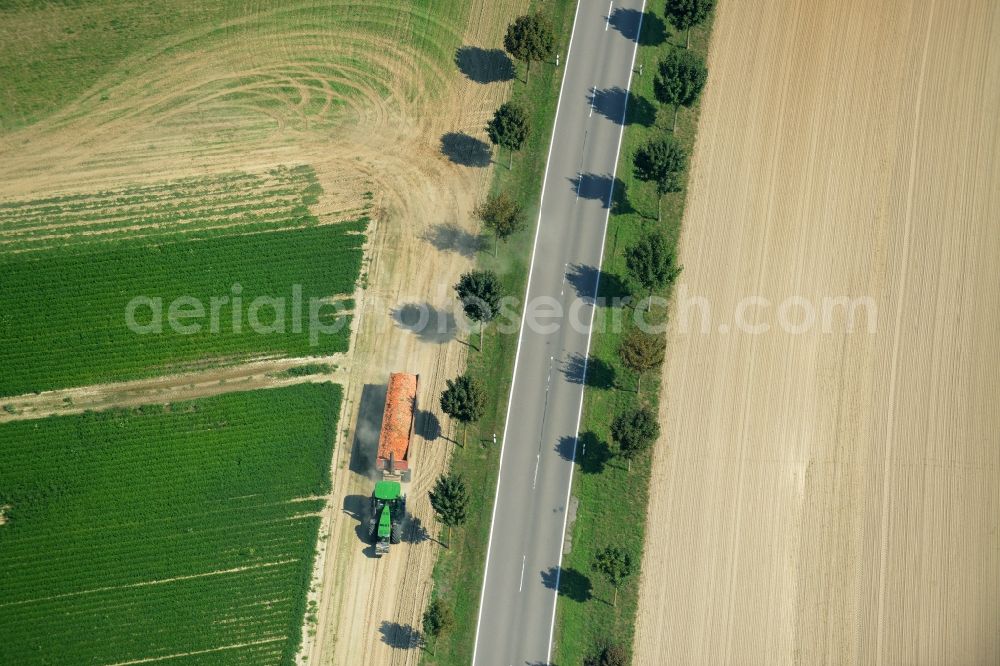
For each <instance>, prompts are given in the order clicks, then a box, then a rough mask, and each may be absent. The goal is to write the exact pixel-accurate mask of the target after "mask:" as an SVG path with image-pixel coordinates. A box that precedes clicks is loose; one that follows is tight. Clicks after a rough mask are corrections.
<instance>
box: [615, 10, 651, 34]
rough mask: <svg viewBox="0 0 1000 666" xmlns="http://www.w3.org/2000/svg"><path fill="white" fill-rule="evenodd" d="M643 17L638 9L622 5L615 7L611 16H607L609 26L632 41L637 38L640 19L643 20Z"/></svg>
mask: <svg viewBox="0 0 1000 666" xmlns="http://www.w3.org/2000/svg"><path fill="white" fill-rule="evenodd" d="M650 13H652V12H650ZM645 18H646V17H643V15H642V12H640V11H639V10H637V9H625V8H623V7H615V9H614V11H612V12H611V16H609V17H607V19H608V25H609V26H611V27H612V28H614V29H615V30H617V31H618V32H620V33H622V37H624V38H625V39H631V40H633V41H634V40H637V39H639V25H640V20H642V21H645Z"/></svg>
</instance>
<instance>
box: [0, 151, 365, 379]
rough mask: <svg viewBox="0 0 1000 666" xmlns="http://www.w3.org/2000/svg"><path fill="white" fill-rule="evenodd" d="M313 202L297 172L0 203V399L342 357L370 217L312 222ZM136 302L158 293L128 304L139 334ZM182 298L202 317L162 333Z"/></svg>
mask: <svg viewBox="0 0 1000 666" xmlns="http://www.w3.org/2000/svg"><path fill="white" fill-rule="evenodd" d="M319 192H320V189H319V185H318V184H317V183H316V179H315V176H314V174H313V173H312V170H311V169H308V168H305V167H298V168H295V169H275V170H272V171H271V172H269V173H267V174H264V175H257V176H254V175H250V174H239V173H237V174H226V175H224V176H220V177H215V178H202V179H190V180H181V181H173V182H169V183H165V184H161V185H153V186H143V187H135V188H130V189H123V190H121V191H113V192H100V193H95V194H94V195H91V196H75V197H54V198H49V199H42V200H35V201H27V202H8V203H6V204H3V205H0V239H2V240H0V243H2V242H4V241H7V240H9V241H10V243H12V244H15V243H17V244H18V247H17V249H18V250H19V251H11V252H7V253H5V254H3V255H0V276H2V278H3V290H2V291H0V395H17V394H22V393H27V392H31V391H42V390H45V389H51V388H58V387H63V386H73V385H79V384H88V383H94V382H101V381H111V380H124V379H130V378H135V377H142V376H149V375H155V374H158V373H162V372H165V371H177V370H183V369H186V368H191V367H204V366H205V365H210V364H221V363H231V362H235V361H239V360H244V359H248V358H252V357H260V356H285V355H303V356H304V355H319V354H329V353H333V352H341V351H346V349H347V344H348V339H349V333H350V332H349V327H348V319H349V314H347V313H348V312H349V310H350V307H351V302H350V300H349V299H348V300H345V299H344V296H345V295H348V294H350V293H352V292H353V291H354V283H355V281H356V280H357V277H358V274H359V272H360V269H361V256H362V250H361V246H362V243H363V242H364V235H363V232H364V230H365V228H366V226H367V220H366V219H361V220H358V221H355V222H342V223H338V224H333V225H317V220H316V218H315V217H314V216H312V214H311V213H310V212H309V205H310V204H311V203H313V202H314V201H315V197H316V196H318V194H319ZM264 232H266V233H264ZM234 285H238V286H235V287H234ZM294 290H301V291H300V293H301V296H300V297H299V298H296V293H298V292H297V291H294ZM338 295H339V296H340V298H341V302H340V303H339V304H336V305H335V304H332V303H324V302H321V301H320V300H318V299H325V298H330V297H334V296H338ZM136 297H144V298H149V299H161V300H160V302H159V305H158V306H157V305H156V304H154V303H153V302H152V301H143V303H148V305H141V304H140V305H138V306H136V307H135V308H134V310H133V311H132V312H133V316H132V318H131V321H133V322H134V323H136V324H140V325H141V326H140V327H138V328H137V327H135V326H130V324H129V320H128V319H127V317H126V314H127V308H128V305H129V303H130V302H131V301H132V299H134V298H136ZM180 297H187V298H189V299H195V300H196V301H197V303H198V304H200V305H195V304H193V303H192V304H191V305H190V307H187V306H183V305H178V306H177V308H178V309H177V312H178V313H183V312H194V313H196V312H197V310H196V308H197V307H201V309H202V312H203V317H201V318H197V319H191V320H183V319H175V320H174V321H175V322H176V323H178V324H181V325H180V326H173V325H171V319H170V317H169V315H170V305H171V304H172V303H175V302H176V299H178V298H180ZM213 297H214V298H216V299H218V307H217V308H216V314H217V316H216V317H215V325H214V326H213V322H212V318H211V314H212V307H211V299H212V298H213ZM258 297H265V298H273V299H283V300H282V301H278V302H276V303H274V304H268V303H267V302H264V301H261V302H259V303H258V307H256V308H251V305H252V303H253V302H254V300H255V299H257V298H258ZM224 298H226V299H228V301H226V302H224V301H223V299H224ZM237 299H239V301H238V300H237ZM296 300H298V302H299V303H301V306H300V309H299V310H298V311H297V310H296V306H295V301H296ZM311 300H312V303H313V306H312V309H311V307H310V301H311ZM251 310H252V311H251ZM279 310H280V311H282V315H283V316H281V317H279V316H278V314H277V313H278V311H279ZM157 311H158V312H159V317H160V320H159V321H160V326H159V327H158V330H159V331H160V332H157V330H156V329H154V328H153V326H154V324H155V322H156V316H157V315H156V312H157ZM253 315H256V316H255V317H254V318H253V319H251V317H252V316H253ZM276 322H280V326H283V327H284V330H283V331H282V330H280V326H279V325H278V324H277V323H276ZM314 322H315V323H314ZM186 323H191V324H195V325H198V326H199V327H200V328H199V330H197V331H196V332H192V331H191V330H190V329H188V328H187V327H186ZM144 331H147V332H144Z"/></svg>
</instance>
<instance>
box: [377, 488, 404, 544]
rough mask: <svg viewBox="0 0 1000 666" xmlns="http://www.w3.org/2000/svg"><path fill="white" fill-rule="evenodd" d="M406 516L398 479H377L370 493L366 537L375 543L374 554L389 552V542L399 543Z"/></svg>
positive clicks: (401, 489)
mask: <svg viewBox="0 0 1000 666" xmlns="http://www.w3.org/2000/svg"><path fill="white" fill-rule="evenodd" d="M405 517H406V495H404V494H403V486H402V485H401V484H400V483H399V482H398V481H379V482H377V483H376V484H375V492H373V493H372V505H371V515H370V517H369V519H368V538H369V539H371V541H372V542H373V543H374V544H375V556H376V557H382V556H383V555H385V554H386V553H388V552H389V544H391V543H399V542H400V539H401V537H402V535H403V519H404V518H405Z"/></svg>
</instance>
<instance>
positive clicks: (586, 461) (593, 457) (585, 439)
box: [576, 430, 614, 474]
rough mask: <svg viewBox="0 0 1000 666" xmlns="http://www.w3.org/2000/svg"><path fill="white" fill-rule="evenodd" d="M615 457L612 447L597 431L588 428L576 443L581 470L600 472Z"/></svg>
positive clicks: (593, 472) (584, 471)
mask: <svg viewBox="0 0 1000 666" xmlns="http://www.w3.org/2000/svg"><path fill="white" fill-rule="evenodd" d="M613 457H614V454H613V453H612V452H611V447H609V446H608V443H607V442H605V441H604V440H603V439H601V438H600V437H598V436H597V434H596V433H594V432H592V431H590V430H588V431H587V432H584V433H581V434H580V437H579V439H578V441H577V445H576V462H577V464H578V465H579V466H580V471H581V472H583V473H584V474H600V473H601V472H603V471H604V468H605V467H607V465H608V463H609V462H611V459H612V458H613Z"/></svg>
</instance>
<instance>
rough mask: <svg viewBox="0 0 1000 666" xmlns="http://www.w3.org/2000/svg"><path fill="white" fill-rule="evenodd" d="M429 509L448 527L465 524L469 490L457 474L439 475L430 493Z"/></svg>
mask: <svg viewBox="0 0 1000 666" xmlns="http://www.w3.org/2000/svg"><path fill="white" fill-rule="evenodd" d="M430 500H431V508H432V509H434V513H435V514H437V517H438V519H439V520H440V521H441V522H442V523H444V524H445V525H447V526H448V527H456V526H458V525H461V524H462V523H464V522H465V517H466V510H467V508H468V506H469V489H468V487H466V485H465V480H464V479H463V478H462V477H461V476H460V475H458V474H449V475H447V476H445V475H443V474H442V475H441V476H439V477H438V480H437V482H436V483H435V484H434V489H433V490H431V491H430Z"/></svg>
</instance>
